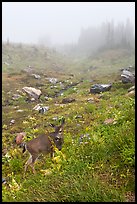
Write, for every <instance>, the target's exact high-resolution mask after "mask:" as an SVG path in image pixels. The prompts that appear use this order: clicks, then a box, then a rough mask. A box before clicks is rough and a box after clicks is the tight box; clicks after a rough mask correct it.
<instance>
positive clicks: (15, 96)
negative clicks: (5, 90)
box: [12, 94, 22, 100]
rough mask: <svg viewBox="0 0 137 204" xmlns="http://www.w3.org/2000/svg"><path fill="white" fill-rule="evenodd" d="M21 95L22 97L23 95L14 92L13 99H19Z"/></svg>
mask: <svg viewBox="0 0 137 204" xmlns="http://www.w3.org/2000/svg"><path fill="white" fill-rule="evenodd" d="M20 97H22V96H21V95H19V94H13V96H12V99H13V100H18V99H19V98H20Z"/></svg>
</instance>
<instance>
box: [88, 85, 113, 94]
mask: <svg viewBox="0 0 137 204" xmlns="http://www.w3.org/2000/svg"><path fill="white" fill-rule="evenodd" d="M111 87H112V84H95V85H93V86H92V87H91V88H90V93H100V92H105V91H109V90H110V89H111Z"/></svg>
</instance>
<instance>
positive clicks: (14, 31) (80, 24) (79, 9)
mask: <svg viewBox="0 0 137 204" xmlns="http://www.w3.org/2000/svg"><path fill="white" fill-rule="evenodd" d="M127 18H129V19H130V20H131V22H132V23H133V24H135V2H2V40H3V41H6V40H7V39H8V38H9V40H10V41H11V42H22V43H23V42H24V43H38V42H39V40H40V39H43V38H46V39H48V40H51V42H52V43H53V44H54V43H55V44H56V43H60V44H64V43H75V42H76V41H77V40H78V37H79V35H80V30H81V28H87V27H89V26H98V25H100V24H101V23H102V22H106V21H111V20H112V19H113V20H114V23H115V24H117V22H126V19H127Z"/></svg>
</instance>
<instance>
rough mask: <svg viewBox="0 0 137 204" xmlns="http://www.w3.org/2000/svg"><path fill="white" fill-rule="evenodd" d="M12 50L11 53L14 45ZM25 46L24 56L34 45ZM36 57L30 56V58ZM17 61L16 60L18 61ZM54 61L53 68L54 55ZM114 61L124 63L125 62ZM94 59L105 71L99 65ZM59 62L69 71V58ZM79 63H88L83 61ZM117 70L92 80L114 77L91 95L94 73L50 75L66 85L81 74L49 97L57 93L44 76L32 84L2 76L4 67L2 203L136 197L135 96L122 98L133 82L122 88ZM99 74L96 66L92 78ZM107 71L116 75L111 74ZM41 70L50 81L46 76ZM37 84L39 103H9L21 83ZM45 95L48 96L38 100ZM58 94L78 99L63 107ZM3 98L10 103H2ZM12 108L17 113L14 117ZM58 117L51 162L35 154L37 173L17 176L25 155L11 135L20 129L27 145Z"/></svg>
mask: <svg viewBox="0 0 137 204" xmlns="http://www.w3.org/2000/svg"><path fill="white" fill-rule="evenodd" d="M10 49H11V51H13V52H15V50H14V49H13V47H11V48H10ZM10 49H9V51H10ZM18 49H20V48H19V47H18ZM21 49H23V48H21ZM26 49H27V50H28V51H30V50H31V49H32V48H30V50H29V47H27V48H26ZM11 51H10V52H11ZM41 52H43V51H41ZM4 53H5V52H4ZM34 53H35V52H34ZM34 53H32V54H31V56H30V57H31V59H32V58H33V55H34ZM39 54H40V53H39ZM39 54H38V55H39ZM41 54H42V53H41ZM111 55H112V53H111ZM23 56H25V52H24V54H23ZM23 56H22V59H24V58H23ZM15 57H16V59H15V61H16V60H17V58H18V57H19V56H15ZM39 57H40V56H39ZM103 57H105V56H104V55H103ZM54 59H56V60H57V62H58V63H59V61H58V60H60V58H59V56H58V57H57V56H55V58H54ZM120 59H121V62H122V63H123V64H124V63H125V62H124V61H123V58H122V57H121V58H120ZM29 60H30V59H29ZM37 60H38V59H37ZM37 60H36V61H37ZM92 60H93V59H92ZM94 60H96V63H100V65H102V67H103V66H104V67H105V63H104V64H103V61H101V62H100V60H99V59H94ZM98 60H99V61H98ZM109 60H110V57H109ZM109 60H108V61H107V63H108V64H109V65H110V64H111V63H112V60H110V62H109ZM116 60H117V59H116ZM116 62H117V63H115V66H116V70H118V69H119V67H120V63H119V61H118V60H117V61H116ZM132 62H133V63H134V61H132ZM63 63H64V64H65V63H66V64H65V65H66V67H67V66H68V64H67V63H68V61H66V62H65V60H64V62H63ZM83 63H85V66H86V65H87V66H88V63H87V61H85V62H83ZM41 65H42V64H41ZM79 65H80V67H81V68H82V66H83V64H82V61H80V60H79V61H75V63H74V61H73V63H71V67H70V70H71V69H72V68H74V69H75V67H78V66H79ZM118 65H119V66H118ZM81 68H80V69H81ZM40 69H41V68H40ZM70 70H69V71H70ZM116 70H113V71H112V70H111V72H109V75H107V74H106V76H105V77H104V74H102V75H101V76H100V78H94V80H95V81H94V82H95V83H97V82H99V83H105V82H108V81H110V79H112V80H113V85H112V89H111V90H110V91H109V92H104V93H102V94H96V95H94V94H90V93H89V90H90V86H91V85H92V84H93V83H94V82H93V83H91V82H90V81H89V78H90V76H93V75H94V74H93V75H92V71H91V72H89V73H88V77H86V75H83V74H79V73H77V75H76V76H74V77H73V79H70V76H69V75H68V74H67V72H65V71H64V74H63V73H62V74H61V75H60V74H59V73H57V72H56V71H53V70H52V74H53V75H52V77H57V78H58V79H59V80H60V81H62V83H64V86H68V85H71V81H73V82H74V83H75V82H78V81H79V79H81V78H82V77H84V80H83V82H81V83H79V84H78V85H76V86H74V87H71V88H69V89H67V90H65V91H64V92H63V93H64V95H63V96H58V97H55V98H54V94H55V93H56V92H57V91H60V86H59V84H58V83H57V84H56V85H57V87H56V88H53V89H51V88H50V86H51V85H52V84H50V83H49V82H48V81H47V80H45V78H44V77H42V78H41V80H40V81H37V80H34V79H33V78H32V77H30V76H28V75H27V74H23V73H21V72H19V73H18V74H17V73H16V72H14V73H12V74H10V72H9V71H8V72H9V73H8V74H7V73H6V70H4V74H3V82H2V83H3V93H2V105H3V110H2V150H3V152H4V150H5V151H6V153H3V155H2V176H3V177H4V178H6V180H7V184H3V185H2V200H3V202H23V201H24V202H43V201H45V202H47V201H53V202H66V201H67V202H77V201H78V202H82V201H83V202H124V201H126V197H125V195H126V193H128V192H132V193H134V192H135V175H134V174H135V99H134V98H130V97H127V96H126V93H127V90H128V88H129V87H130V86H131V84H122V83H121V82H120V81H119V78H118V75H119V73H118V72H117V71H116ZM14 71H15V70H14ZM67 71H68V70H67ZM77 71H78V70H77ZM94 71H95V70H94ZM97 72H98V69H97V70H96V73H95V75H96V76H97V75H98V73H97ZM113 72H116V74H115V75H113ZM46 73H47V75H48V74H49V77H51V72H49V71H47V72H46ZM100 73H101V72H100ZM9 75H10V77H8V76H9ZM110 76H111V78H110ZM91 78H92V77H91ZM37 83H39V84H43V86H42V93H43V94H42V96H41V98H40V99H39V100H38V101H36V102H31V103H27V102H26V100H25V99H26V96H25V95H23V97H22V98H20V99H19V100H17V101H13V100H12V99H11V98H12V95H13V94H14V93H16V90H17V89H19V90H21V88H22V87H23V86H26V85H27V86H28V85H31V84H32V85H33V86H34V87H35V86H36V85H37ZM8 92H11V93H8ZM47 94H48V95H50V96H52V97H53V98H52V99H51V98H50V99H49V100H48V101H47V100H44V97H45V96H47ZM100 96H101V97H100ZM64 97H70V98H75V99H76V101H75V102H73V103H69V104H62V99H63V98H64ZM89 98H93V99H94V102H93V103H90V102H88V101H87V100H88V99H89ZM7 99H8V100H9V101H10V102H11V103H10V105H6V104H7V102H6V100H7ZM38 103H42V104H43V105H44V106H49V110H48V111H47V112H46V113H45V114H44V115H41V114H39V113H38V111H34V110H32V109H33V107H34V106H35V105H36V104H38ZM58 104H59V105H58ZM18 109H22V110H23V112H21V113H17V112H16V110H18ZM62 116H63V117H65V119H66V124H65V128H64V140H65V142H64V145H63V148H62V151H61V152H59V151H57V152H56V154H55V159H53V160H51V158H50V157H49V156H48V155H45V156H43V157H42V156H40V158H39V159H38V161H37V162H36V166H35V167H36V172H37V174H36V175H33V174H32V172H31V168H28V171H27V173H26V176H25V177H23V170H24V165H25V162H26V161H27V159H28V156H29V155H28V154H27V153H26V154H24V155H23V154H22V151H21V149H20V148H18V147H17V146H16V145H15V144H14V143H13V139H14V138H15V135H16V133H17V132H21V131H25V132H26V137H25V141H28V140H31V139H32V138H34V137H37V136H38V135H39V134H41V133H43V132H47V131H51V130H52V128H51V127H49V123H56V124H58V123H59V118H60V117H62ZM55 117H56V118H57V120H56V121H55V120H54V118H55ZM108 118H112V119H113V120H114V122H113V123H112V124H107V125H106V124H104V121H105V120H106V119H108ZM11 119H15V124H13V125H10V121H11ZM82 135H83V140H82V141H81V143H80V140H79V139H80V137H81V136H82ZM87 136H88V137H87ZM47 172H49V174H46V173H47Z"/></svg>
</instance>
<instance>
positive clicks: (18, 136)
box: [15, 132, 26, 145]
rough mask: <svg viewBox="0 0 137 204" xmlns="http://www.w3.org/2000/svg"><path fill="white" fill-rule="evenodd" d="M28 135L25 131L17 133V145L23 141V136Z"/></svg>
mask: <svg viewBox="0 0 137 204" xmlns="http://www.w3.org/2000/svg"><path fill="white" fill-rule="evenodd" d="M25 136H26V133H25V132H20V133H17V134H16V138H15V142H16V144H17V145H20V144H21V143H22V142H23V138H24V137H25Z"/></svg>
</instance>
